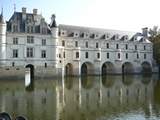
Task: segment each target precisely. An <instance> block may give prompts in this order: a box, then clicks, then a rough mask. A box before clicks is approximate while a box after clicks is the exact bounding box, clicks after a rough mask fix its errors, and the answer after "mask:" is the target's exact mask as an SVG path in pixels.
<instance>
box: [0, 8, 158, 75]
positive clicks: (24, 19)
mask: <svg viewBox="0 0 160 120" xmlns="http://www.w3.org/2000/svg"><path fill="white" fill-rule="evenodd" d="M152 56H153V50H152V43H151V42H150V41H149V40H148V37H147V28H144V29H143V31H142V33H136V32H126V31H118V30H109V29H99V28H89V27H78V26H71V25H62V24H60V25H56V21H55V15H52V17H51V23H50V24H48V23H47V22H46V21H45V19H44V18H43V16H42V15H40V14H38V11H37V9H33V13H27V11H26V8H24V7H23V8H22V12H14V13H13V15H12V17H11V18H10V19H9V20H8V21H5V20H4V19H3V11H2V13H1V15H0V74H1V76H5V75H6V76H8V74H9V75H11V76H20V75H22V74H23V73H25V69H26V68H28V67H29V68H30V69H31V73H32V74H34V75H35V76H55V75H61V74H62V75H81V74H88V75H100V74H122V73H124V74H125V73H142V72H147V73H148V72H149V73H151V72H154V71H155V69H154V64H153V57H152Z"/></svg>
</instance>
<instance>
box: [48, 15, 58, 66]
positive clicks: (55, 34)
mask: <svg viewBox="0 0 160 120" xmlns="http://www.w3.org/2000/svg"><path fill="white" fill-rule="evenodd" d="M55 18H56V16H55V15H54V14H53V15H52V16H51V23H50V25H49V26H50V29H51V34H52V39H53V40H52V41H53V45H54V46H55V47H54V48H53V51H54V53H53V59H54V60H55V61H56V63H55V67H56V68H57V67H58V62H59V58H58V57H57V55H58V54H59V52H58V49H59V48H58V27H57V25H56V20H55Z"/></svg>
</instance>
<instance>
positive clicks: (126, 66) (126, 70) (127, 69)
mask: <svg viewBox="0 0 160 120" xmlns="http://www.w3.org/2000/svg"><path fill="white" fill-rule="evenodd" d="M133 73H134V69H133V65H132V64H131V63H130V62H125V63H123V65H122V74H133Z"/></svg>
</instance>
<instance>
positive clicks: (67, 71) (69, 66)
mask: <svg viewBox="0 0 160 120" xmlns="http://www.w3.org/2000/svg"><path fill="white" fill-rule="evenodd" d="M65 75H66V76H72V75H73V65H72V64H71V63H68V64H67V65H66V66H65Z"/></svg>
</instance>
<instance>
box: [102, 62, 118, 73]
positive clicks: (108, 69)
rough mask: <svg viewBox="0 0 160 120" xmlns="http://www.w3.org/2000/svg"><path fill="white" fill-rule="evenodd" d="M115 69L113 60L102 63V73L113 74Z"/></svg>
mask: <svg viewBox="0 0 160 120" xmlns="http://www.w3.org/2000/svg"><path fill="white" fill-rule="evenodd" d="M114 71H115V68H114V64H113V63H111V62H105V63H103V65H102V75H106V74H113V73H114Z"/></svg>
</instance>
